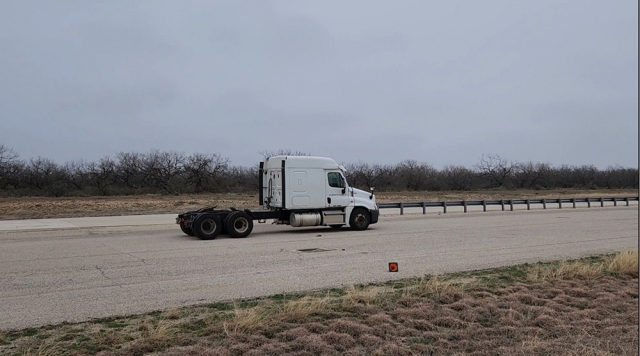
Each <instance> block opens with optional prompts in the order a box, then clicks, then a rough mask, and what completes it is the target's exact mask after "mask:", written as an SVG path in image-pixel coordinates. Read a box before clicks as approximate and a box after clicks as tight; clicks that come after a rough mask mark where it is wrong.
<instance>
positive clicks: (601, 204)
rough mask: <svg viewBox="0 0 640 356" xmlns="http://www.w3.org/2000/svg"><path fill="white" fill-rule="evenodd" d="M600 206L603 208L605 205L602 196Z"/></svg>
mask: <svg viewBox="0 0 640 356" xmlns="http://www.w3.org/2000/svg"><path fill="white" fill-rule="evenodd" d="M600 207H601V208H603V207H604V199H603V198H600Z"/></svg>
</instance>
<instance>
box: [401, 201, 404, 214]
mask: <svg viewBox="0 0 640 356" xmlns="http://www.w3.org/2000/svg"><path fill="white" fill-rule="evenodd" d="M400 215H404V204H402V203H400Z"/></svg>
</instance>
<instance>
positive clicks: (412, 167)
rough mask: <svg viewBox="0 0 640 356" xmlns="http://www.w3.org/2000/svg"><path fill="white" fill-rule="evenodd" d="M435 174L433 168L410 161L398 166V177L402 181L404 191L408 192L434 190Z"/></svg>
mask: <svg viewBox="0 0 640 356" xmlns="http://www.w3.org/2000/svg"><path fill="white" fill-rule="evenodd" d="M436 173H437V172H436V170H435V168H433V166H431V165H429V164H426V163H418V162H417V161H415V160H411V159H408V160H405V161H402V162H400V163H399V164H398V175H399V177H400V179H402V180H403V182H404V184H405V187H406V189H409V190H425V189H428V188H431V189H434V188H435V184H434V183H435V182H434V178H435V176H436Z"/></svg>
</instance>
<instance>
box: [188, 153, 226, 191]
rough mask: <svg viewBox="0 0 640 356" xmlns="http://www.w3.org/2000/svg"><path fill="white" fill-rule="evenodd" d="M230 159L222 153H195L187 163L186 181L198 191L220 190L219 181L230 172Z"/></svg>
mask: <svg viewBox="0 0 640 356" xmlns="http://www.w3.org/2000/svg"><path fill="white" fill-rule="evenodd" d="M228 169H229V159H228V158H223V157H222V156H221V155H219V154H217V153H214V154H203V153H195V154H193V155H191V156H189V157H188V158H187V160H186V163H185V175H186V178H185V179H186V183H187V184H188V185H189V186H190V187H192V188H193V189H194V190H195V191H196V192H202V191H209V192H215V191H220V188H219V187H218V185H219V184H218V183H219V182H220V180H221V179H222V177H223V175H225V174H226V173H227V172H228Z"/></svg>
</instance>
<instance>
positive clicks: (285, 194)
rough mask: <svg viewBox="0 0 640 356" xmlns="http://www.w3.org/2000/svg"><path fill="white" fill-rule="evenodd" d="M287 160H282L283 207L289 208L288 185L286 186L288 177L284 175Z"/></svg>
mask: <svg viewBox="0 0 640 356" xmlns="http://www.w3.org/2000/svg"><path fill="white" fill-rule="evenodd" d="M285 162H286V160H284V159H283V160H282V209H286V208H287V186H286V181H287V180H286V179H285V178H286V177H285V175H284V171H285V169H284V166H285Z"/></svg>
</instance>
